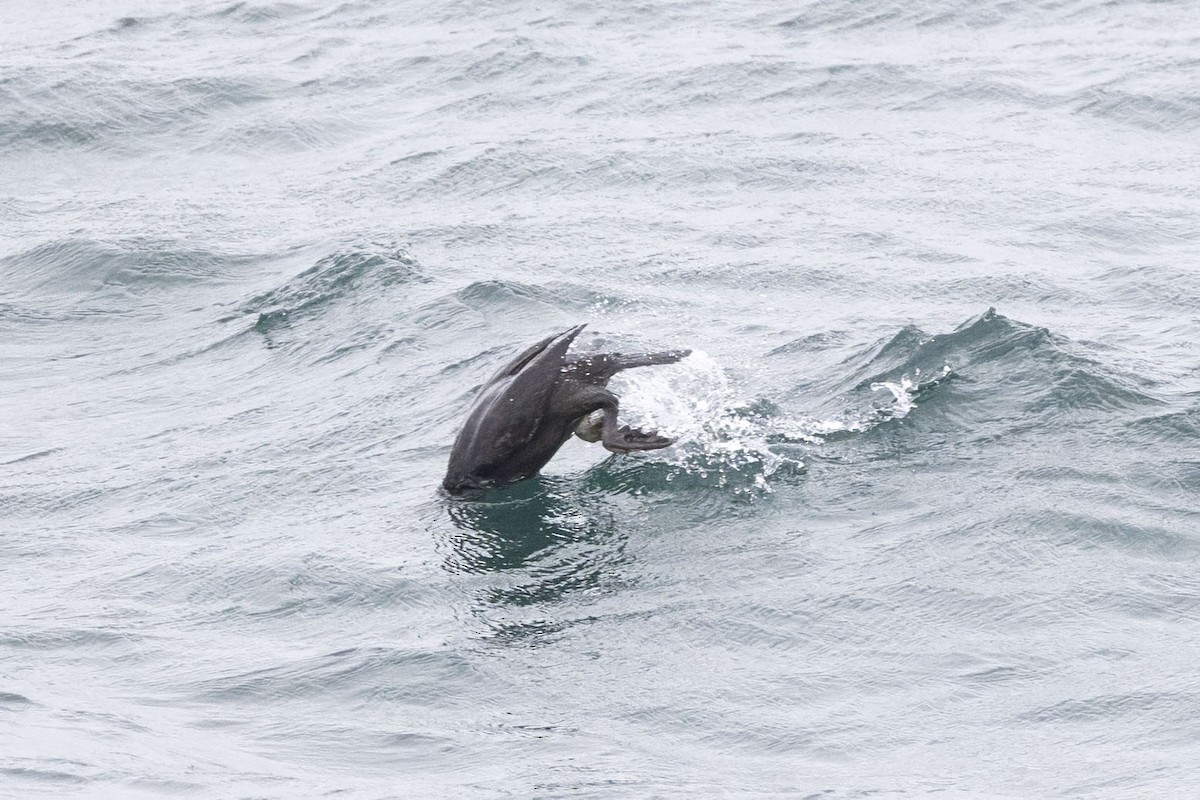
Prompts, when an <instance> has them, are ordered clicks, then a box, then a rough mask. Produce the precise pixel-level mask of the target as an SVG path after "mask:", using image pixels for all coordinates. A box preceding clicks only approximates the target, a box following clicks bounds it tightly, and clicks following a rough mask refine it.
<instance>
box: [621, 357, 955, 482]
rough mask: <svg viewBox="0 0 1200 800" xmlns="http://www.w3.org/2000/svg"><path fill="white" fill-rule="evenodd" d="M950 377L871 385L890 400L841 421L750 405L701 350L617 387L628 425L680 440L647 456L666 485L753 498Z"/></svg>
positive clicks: (624, 376) (917, 376)
mask: <svg viewBox="0 0 1200 800" xmlns="http://www.w3.org/2000/svg"><path fill="white" fill-rule="evenodd" d="M951 374H953V371H952V369H951V367H950V366H949V365H944V366H943V367H942V369H941V370H939V371H938V372H937V373H935V374H934V376H933V377H923V376H922V374H921V370H920V369H917V370H915V371H914V373H913V375H912V376H911V377H910V376H909V375H907V374H905V375H901V376H900V377H899V378H897V379H895V380H889V381H878V382H874V383H872V384H870V389H871V391H872V392H885V391H886V392H887V393H888V395H889V397H888V399H887V400H886V401H884V402H879V401H873V402H871V403H870V405H869V406H868V407H866V408H862V407H859V408H852V409H849V410H847V411H846V412H845V413H844V414H843V415H840V416H837V417H813V416H807V415H799V416H794V415H789V414H788V413H786V412H785V411H783V410H781V409H780V407H779V406H778V405H776V404H775V403H774V402H772V401H771V400H768V399H766V398H757V399H748V398H747V397H745V396H744V395H743V394H742V392H741V391H740V389H739V387H738V386H737V385H735V383H734V382H732V381H731V380H730V378H729V376H728V374H727V373H726V371H725V369H724V368H723V367H722V366H721V365H720V364H719V363H717V361H716V360H714V359H713V358H712V357H711V356H709V355H708V354H707V353H705V352H703V351H694V352H693V353H692V354H691V355H690V356H689V357H687V358H686V359H684V360H683V361H681V362H679V363H678V364H674V365H670V366H665V367H657V368H655V369H653V370H631V371H629V372H624V373H621V375H619V376H618V377H617V378H615V379H614V381H613V384H614V390H615V391H616V392H617V394H618V395H619V396H620V397H621V403H622V416H623V417H624V418H625V420H627V421H628V422H629V423H630V424H633V425H635V426H638V427H641V428H644V429H647V430H657V431H659V432H660V433H662V434H663V435H665V436H669V437H670V438H672V439H674V440H675V445H674V446H673V447H671V448H669V449H667V450H662V451H656V452H654V453H648V454H646V455H645V456H644V458H645V459H648V460H652V461H653V462H655V463H656V464H658V465H660V466H665V467H666V468H667V469H666V472H665V474H664V476H663V477H664V480H666V481H669V482H675V483H677V484H678V483H684V484H688V485H691V484H693V483H694V484H698V485H702V486H707V487H720V488H732V489H733V490H734V491H735V492H738V493H741V492H751V493H753V492H772V491H774V488H773V487H772V479H776V480H777V479H779V478H782V477H784V476H788V475H795V474H797V473H799V472H802V471H803V470H804V468H805V463H804V456H805V454H806V453H807V452H812V449H813V448H819V447H820V446H821V445H823V444H824V443H825V442H826V439H827V438H828V437H830V436H833V435H837V434H844V433H861V432H865V431H868V430H870V429H872V428H874V427H876V426H878V425H880V424H882V423H884V422H887V421H889V420H894V419H903V418H904V417H906V416H908V414H910V413H911V412H912V411H913V409H915V408H916V407H917V400H918V399H919V398H920V397H921V395H922V394H923V393H924V392H926V391H928V390H929V389H931V388H932V387H933V386H936V385H937V384H938V383H940V382H941V381H942V380H944V379H945V378H946V377H947V376H949V375H951Z"/></svg>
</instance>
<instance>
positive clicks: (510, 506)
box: [445, 477, 629, 638]
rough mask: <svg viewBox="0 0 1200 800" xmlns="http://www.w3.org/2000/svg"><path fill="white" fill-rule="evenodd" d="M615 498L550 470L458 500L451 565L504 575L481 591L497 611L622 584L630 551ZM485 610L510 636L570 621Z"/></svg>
mask: <svg viewBox="0 0 1200 800" xmlns="http://www.w3.org/2000/svg"><path fill="white" fill-rule="evenodd" d="M610 501H611V498H606V497H604V496H603V495H596V494H585V493H584V492H581V491H580V490H579V488H578V487H577V486H576V485H574V484H572V483H571V482H569V481H565V480H561V479H555V478H545V477H538V478H534V479H532V480H528V481H524V482H522V483H520V484H516V485H515V486H512V487H509V488H505V489H497V490H492V491H490V492H486V493H482V494H480V495H479V496H477V497H468V498H461V499H455V500H451V501H450V502H449V503H448V510H449V515H450V519H451V521H452V522H453V524H454V527H453V529H452V530H451V533H450V538H451V541H450V547H449V548H448V552H447V554H446V560H445V566H446V569H448V570H449V571H451V572H455V573H466V574H475V575H489V576H493V577H496V578H501V580H494V581H492V580H489V581H487V587H486V588H485V589H484V591H483V593H482V596H481V597H480V598H479V599H480V600H481V601H482V605H483V606H484V607H486V609H487V610H489V611H490V612H496V611H502V610H505V609H507V610H514V611H515V610H517V609H518V608H520V607H530V606H538V607H540V608H542V609H544V608H545V606H546V605H548V604H552V603H557V602H560V601H563V600H565V599H568V598H569V597H573V596H575V595H576V594H578V593H590V592H594V591H606V590H612V589H614V588H618V587H619V586H621V585H623V583H624V581H623V579H622V577H621V567H622V565H624V564H626V563H627V562H628V560H629V557H628V556H627V554H626V537H625V535H623V534H622V533H621V531H620V530H619V527H618V525H617V524H616V521H615V517H614V515H613V513H612V511H611V507H610V506H609V502H610ZM477 610H478V611H485V609H484V608H480V609H477ZM530 610H532V609H530ZM485 616H487V618H488V620H487V621H488V624H489V627H491V628H492V629H493V630H494V631H495V632H496V633H497V634H500V635H502V636H505V637H506V638H511V637H513V636H519V637H527V636H529V635H536V634H539V633H545V632H549V631H553V630H556V629H560V628H561V626H562V625H561V623H558V622H555V621H553V620H547V619H545V618H536V619H534V618H528V615H526V614H520V615H519V616H521V617H525V619H523V620H521V621H520V622H514V621H512V620H508V621H505V622H501V620H499V619H497V618H496V617H495V615H494V613H486V614H485ZM501 616H506V615H501Z"/></svg>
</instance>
